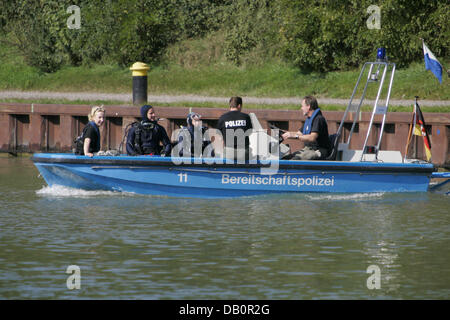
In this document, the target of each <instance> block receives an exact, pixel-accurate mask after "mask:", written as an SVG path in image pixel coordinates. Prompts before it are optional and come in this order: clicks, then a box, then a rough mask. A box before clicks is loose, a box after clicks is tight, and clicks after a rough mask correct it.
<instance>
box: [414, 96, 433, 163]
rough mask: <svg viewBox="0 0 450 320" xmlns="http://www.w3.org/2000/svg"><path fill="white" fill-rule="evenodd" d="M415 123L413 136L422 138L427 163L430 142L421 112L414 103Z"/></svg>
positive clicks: (429, 156)
mask: <svg viewBox="0 0 450 320" xmlns="http://www.w3.org/2000/svg"><path fill="white" fill-rule="evenodd" d="M415 118H416V123H415V126H414V134H415V135H416V136H422V137H423V143H424V145H425V153H426V156H427V161H430V159H431V141H430V138H429V137H428V133H427V130H426V129H425V120H424V118H423V114H422V111H421V110H420V107H419V104H418V103H416V117H415Z"/></svg>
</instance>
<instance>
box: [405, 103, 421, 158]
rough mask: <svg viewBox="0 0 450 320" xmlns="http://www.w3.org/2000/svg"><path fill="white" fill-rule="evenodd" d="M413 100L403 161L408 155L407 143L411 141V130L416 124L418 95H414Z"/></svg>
mask: <svg viewBox="0 0 450 320" xmlns="http://www.w3.org/2000/svg"><path fill="white" fill-rule="evenodd" d="M414 98H415V101H414V108H413V121H412V124H411V125H410V126H409V132H408V139H407V141H406V148H405V155H404V157H403V162H405V161H406V156H407V155H408V149H409V144H410V142H411V138H412V132H413V130H414V128H415V126H416V119H417V118H416V114H417V113H416V105H417V99H419V97H418V96H415V97H414Z"/></svg>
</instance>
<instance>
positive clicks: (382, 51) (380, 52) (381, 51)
mask: <svg viewBox="0 0 450 320" xmlns="http://www.w3.org/2000/svg"><path fill="white" fill-rule="evenodd" d="M377 60H378V61H385V60H386V48H378V49H377Z"/></svg>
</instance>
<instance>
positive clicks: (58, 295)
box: [0, 157, 450, 300]
mask: <svg viewBox="0 0 450 320" xmlns="http://www.w3.org/2000/svg"><path fill="white" fill-rule="evenodd" d="M449 205H450V197H449V196H448V195H445V193H431V192H428V193H413V194H382V193H380V194H370V195H366V194H351V195H345V194H338V195H329V194H305V195H301V194H299V195H284V196H263V197H249V198H242V199H232V200H199V199H195V200H193V199H175V198H164V197H152V196H141V195H135V194H120V193H113V192H86V191H81V190H71V189H66V188H62V187H53V188H49V187H48V186H46V184H45V182H44V180H43V179H42V178H41V177H39V173H38V171H37V170H36V168H35V167H34V166H33V164H32V162H31V160H30V159H28V158H7V157H3V158H0V208H1V212H0V299H286V300H293V299H295V300H297V299H307V300H308V299H449V298H450V250H449V247H450V212H449ZM69 266H72V267H69ZM68 269H69V271H68ZM67 271H68V273H67ZM78 285H79V286H78Z"/></svg>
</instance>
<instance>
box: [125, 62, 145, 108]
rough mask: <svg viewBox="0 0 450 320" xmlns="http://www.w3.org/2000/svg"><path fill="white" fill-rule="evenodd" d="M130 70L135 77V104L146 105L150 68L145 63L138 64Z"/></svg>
mask: <svg viewBox="0 0 450 320" xmlns="http://www.w3.org/2000/svg"><path fill="white" fill-rule="evenodd" d="M130 70H131V71H132V73H131V75H132V76H133V104H137V105H141V104H144V103H146V102H147V86H148V83H147V73H148V70H150V67H149V66H148V65H147V64H145V63H143V62H136V63H134V64H133V65H132V66H131V68H130Z"/></svg>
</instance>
